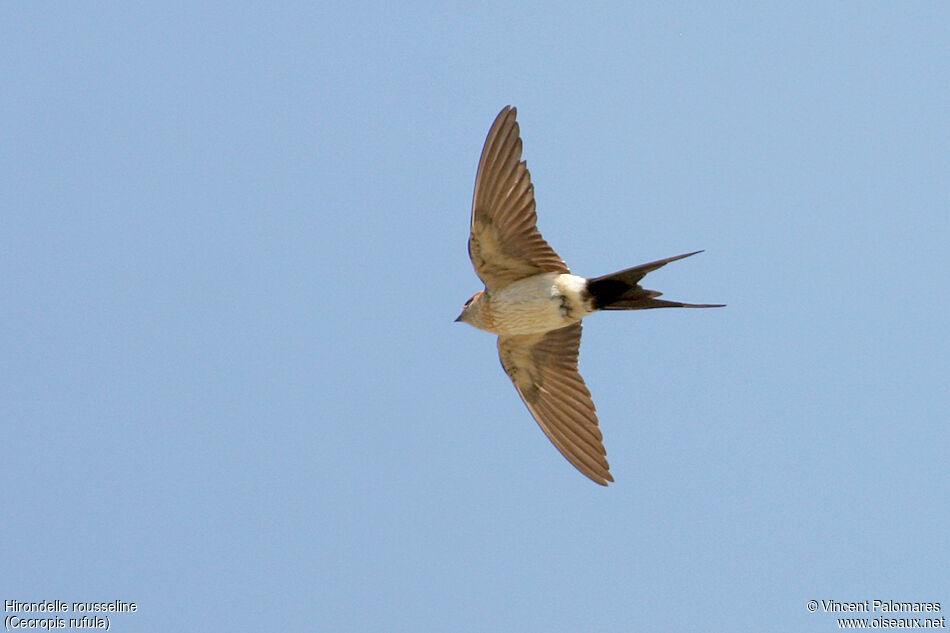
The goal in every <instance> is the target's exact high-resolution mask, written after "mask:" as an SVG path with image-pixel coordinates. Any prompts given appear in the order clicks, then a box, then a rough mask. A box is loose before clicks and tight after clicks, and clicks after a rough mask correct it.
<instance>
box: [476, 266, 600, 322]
mask: <svg viewBox="0 0 950 633" xmlns="http://www.w3.org/2000/svg"><path fill="white" fill-rule="evenodd" d="M586 288H587V280H586V279H584V278H583V277H578V276H577V275H571V274H567V273H541V274H540V275H532V276H530V277H525V278H524V279H519V280H518V281H515V282H512V283H511V284H509V285H507V286H505V287H504V288H501V289H499V290H497V291H495V292H492V293H486V292H483V293H481V294H479V295H477V296H476V299H475V300H474V301H473V303H475V304H478V305H475V306H473V305H469V310H471V314H472V319H471V320H468V319H464V318H463V319H462V320H463V321H465V322H467V323H469V324H470V325H473V326H474V327H477V328H478V329H480V330H485V331H486V332H493V333H495V334H538V333H543V332H549V331H551V330H556V329H558V328H562V327H566V326H568V325H570V324H572V323H576V322H577V321H580V320H581V319H582V318H584V317H585V316H587V315H588V314H592V313H593V312H594V310H593V308H592V307H591V302H590V298H591V297H590V294H589V293H587V290H586ZM473 308H474V309H473Z"/></svg>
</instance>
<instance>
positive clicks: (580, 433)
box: [498, 322, 614, 486]
mask: <svg viewBox="0 0 950 633" xmlns="http://www.w3.org/2000/svg"><path fill="white" fill-rule="evenodd" d="M580 344H581V324H580V323H579V322H578V323H574V324H573V325H569V326H567V327H564V328H561V329H559V330H552V331H550V332H547V333H545V334H526V335H519V336H499V337H498V355H499V356H500V357H501V365H502V367H504V368H505V372H507V373H508V377H509V378H511V381H512V382H513V383H515V388H516V389H518V393H519V394H521V399H522V400H524V403H525V404H526V405H528V410H529V411H531V415H533V416H534V419H535V421H537V423H538V425H539V426H540V427H541V430H542V431H544V434H545V435H547V436H548V439H549V440H551V442H553V443H554V446H556V447H557V450H559V451H561V454H562V455H564V457H566V458H567V461H569V462H571V463H572V464H574V466H575V468H577V469H578V470H579V471H581V472H582V473H584V474H585V475H587V477H589V478H590V479H592V480H593V481H595V482H597V483H599V484H600V485H602V486H606V485H607V482H608V481H613V480H614V478H613V477H611V476H610V466H609V465H608V464H607V457H606V456H607V451H606V450H604V443H603V436H602V435H601V433H600V429H599V428H598V426H597V415H596V413H594V401H593V400H591V398H590V392H589V391H587V386H586V385H585V384H584V379H583V378H581V375H580V374H579V373H578V371H577V353H578V350H579V349H580Z"/></svg>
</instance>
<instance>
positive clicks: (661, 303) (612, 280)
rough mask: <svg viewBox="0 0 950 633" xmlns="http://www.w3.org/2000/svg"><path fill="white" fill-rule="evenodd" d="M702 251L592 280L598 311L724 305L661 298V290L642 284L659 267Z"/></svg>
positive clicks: (590, 284) (590, 287)
mask: <svg viewBox="0 0 950 633" xmlns="http://www.w3.org/2000/svg"><path fill="white" fill-rule="evenodd" d="M696 253H702V251H694V252H692V253H686V254H685V255H677V256H676V257H667V258H666V259H660V260H657V261H655V262H650V263H649V264H642V265H640V266H635V267H633V268H628V269H626V270H621V271H620V272H619V273H614V274H612V275H604V276H603V277H597V278H596V279H589V280H588V282H587V291H588V292H590V294H591V297H592V298H593V300H594V308H595V309H597V310H649V309H650V308H722V307H723V306H722V305H720V304H708V303H680V302H679V301H666V300H665V299H657V297H659V296H660V295H661V294H663V293H661V292H657V291H656V290H646V289H645V288H642V287H640V280H641V279H643V277H644V276H645V275H646V274H647V273H650V272H653V271H654V270H656V269H657V268H662V267H663V266H666V265H667V264H669V263H670V262H675V261H676V260H677V259H683V258H684V257H689V256H690V255H695V254H696Z"/></svg>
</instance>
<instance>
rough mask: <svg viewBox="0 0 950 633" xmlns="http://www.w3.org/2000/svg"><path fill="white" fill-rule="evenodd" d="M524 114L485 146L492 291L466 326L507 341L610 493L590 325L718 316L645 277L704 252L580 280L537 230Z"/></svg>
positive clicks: (479, 179) (535, 400)
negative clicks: (594, 320)
mask: <svg viewBox="0 0 950 633" xmlns="http://www.w3.org/2000/svg"><path fill="white" fill-rule="evenodd" d="M516 114H517V110H515V108H512V107H511V106H507V107H505V108H504V109H503V110H502V111H501V112H500V113H499V114H498V117H497V118H496V119H495V122H494V123H493V124H492V126H491V130H489V132H488V138H486V139H485V147H484V148H483V149H482V157H481V160H479V162H478V174H477V175H476V177H475V196H474V200H473V202H472V223H471V235H470V237H469V240H468V254H469V256H470V257H471V259H472V264H473V265H474V266H475V273H476V274H477V275H478V276H479V278H480V279H481V280H482V281H483V282H484V283H485V289H484V290H481V291H479V292H476V293H475V294H474V295H473V296H472V298H471V299H469V300H468V301H466V302H465V306H464V307H463V308H462V314H460V315H459V317H458V318H457V319H456V321H463V322H465V323H468V324H469V325H472V326H474V327H476V328H478V329H480V330H485V331H488V332H493V333H495V334H497V335H498V355H499V356H500V357H501V365H502V367H504V369H505V372H506V373H507V374H508V377H509V378H511V381H512V382H513V383H514V385H515V388H516V389H517V390H518V393H519V394H520V395H521V399H522V400H523V401H524V403H525V405H527V407H528V410H529V411H530V412H531V415H532V416H534V419H535V421H536V422H537V423H538V425H539V426H540V427H541V430H542V431H544V434H545V435H547V436H548V439H549V440H551V442H552V443H553V444H554V446H555V447H557V449H558V450H559V451H560V452H561V454H562V455H564V457H566V458H567V461H569V462H571V464H573V465H574V467H575V468H577V469H578V470H579V471H581V472H582V473H583V474H584V475H586V476H587V477H589V478H590V479H591V480H593V481H595V482H597V483H598V484H600V485H602V486H606V485H607V482H608V481H613V480H614V479H613V477H612V476H611V475H610V466H609V465H608V464H607V451H606V450H605V449H604V444H603V436H602V435H601V433H600V429H599V428H598V425H597V415H596V414H595V409H594V402H593V400H591V397H590V392H589V391H588V390H587V386H586V385H585V384H584V379H583V378H581V375H580V373H578V371H577V355H578V352H579V350H580V344H581V319H583V318H584V317H586V316H588V315H590V314H593V313H594V312H597V311H598V310H646V309H650V308H719V307H722V306H721V305H718V304H716V305H713V304H690V303H680V302H678V301H666V300H664V299H658V298H657V297H659V296H660V294H661V293H659V292H657V291H655V290H646V289H644V288H642V287H641V286H640V284H639V282H640V280H641V279H643V277H644V275H646V274H647V273H649V272H652V271H654V270H656V269H658V268H661V267H662V266H665V265H666V264H668V263H670V262H672V261H676V260H677V259H683V258H684V257H689V256H690V255H695V254H696V253H699V252H701V251H694V252H692V253H686V254H685V255H677V256H676V257H668V258H666V259H661V260H658V261H655V262H651V263H649V264H643V265H641V266H636V267H634V268H628V269H626V270H621V271H620V272H617V273H613V274H612V275H604V276H603V277H594V278H592V279H587V278H585V277H579V276H577V275H572V274H571V271H570V269H568V267H567V264H565V263H564V260H562V259H561V258H560V257H559V256H558V254H557V253H555V252H554V249H552V248H551V247H550V246H549V245H548V243H547V242H545V241H544V238H543V237H541V233H540V232H539V231H538V228H537V221H538V216H537V214H536V213H535V202H534V186H533V185H532V184H531V174H529V173H528V168H527V166H526V165H525V162H524V161H523V160H521V138H520V135H519V129H518V123H517V121H516V120H515V117H516Z"/></svg>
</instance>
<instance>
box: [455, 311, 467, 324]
mask: <svg viewBox="0 0 950 633" xmlns="http://www.w3.org/2000/svg"><path fill="white" fill-rule="evenodd" d="M463 316H465V313H464V312H463V313H462V314H460V315H458V317H457V318H456V319H455V322H456V323H458V322H459V321H461V320H462V317H463Z"/></svg>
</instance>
